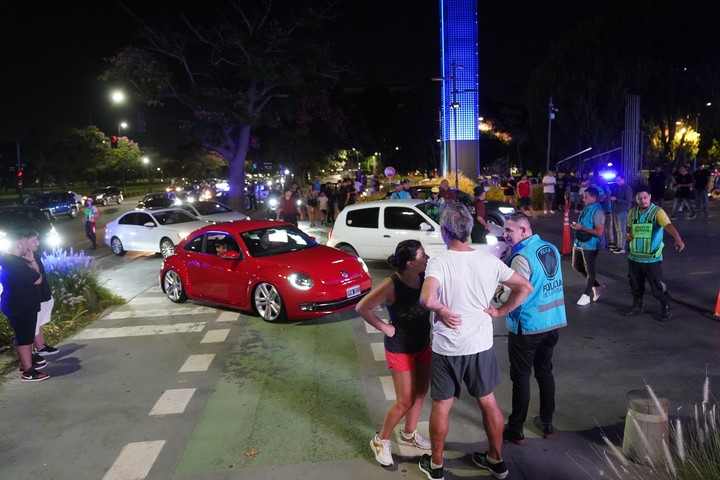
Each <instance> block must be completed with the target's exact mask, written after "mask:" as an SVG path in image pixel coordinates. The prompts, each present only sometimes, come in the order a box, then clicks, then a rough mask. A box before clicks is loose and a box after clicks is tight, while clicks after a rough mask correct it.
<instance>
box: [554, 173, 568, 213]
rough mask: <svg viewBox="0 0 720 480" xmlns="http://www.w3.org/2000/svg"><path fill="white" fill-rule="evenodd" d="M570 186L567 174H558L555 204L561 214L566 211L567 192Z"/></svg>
mask: <svg viewBox="0 0 720 480" xmlns="http://www.w3.org/2000/svg"><path fill="white" fill-rule="evenodd" d="M569 186H570V181H569V179H568V177H566V176H565V172H557V183H556V184H555V203H556V204H557V209H558V210H559V211H561V212H564V211H565V192H567V189H568V187H569Z"/></svg>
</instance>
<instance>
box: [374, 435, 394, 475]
mask: <svg viewBox="0 0 720 480" xmlns="http://www.w3.org/2000/svg"><path fill="white" fill-rule="evenodd" d="M370 448H372V450H373V453H374V454H375V460H377V462H378V463H379V464H380V465H382V466H383V467H389V466H390V465H392V464H393V459H392V449H391V447H390V440H381V439H380V438H378V436H377V434H375V437H373V439H372V440H370Z"/></svg>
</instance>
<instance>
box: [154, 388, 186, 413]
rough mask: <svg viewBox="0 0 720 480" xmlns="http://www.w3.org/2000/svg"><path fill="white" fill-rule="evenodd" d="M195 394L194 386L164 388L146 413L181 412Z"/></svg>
mask: <svg viewBox="0 0 720 480" xmlns="http://www.w3.org/2000/svg"><path fill="white" fill-rule="evenodd" d="M194 394H195V389H194V388H176V389H172V390H165V391H164V392H163V394H162V395H161V396H160V398H159V399H158V401H157V402H155V406H154V407H153V408H152V410H150V413H148V415H171V414H174V413H183V412H184V411H185V408H186V407H187V404H188V403H190V399H191V398H192V396H193V395H194Z"/></svg>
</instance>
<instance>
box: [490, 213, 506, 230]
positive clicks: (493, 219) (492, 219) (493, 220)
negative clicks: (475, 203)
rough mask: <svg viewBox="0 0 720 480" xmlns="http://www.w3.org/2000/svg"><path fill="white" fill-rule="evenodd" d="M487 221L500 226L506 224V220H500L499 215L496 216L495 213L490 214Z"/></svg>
mask: <svg viewBox="0 0 720 480" xmlns="http://www.w3.org/2000/svg"><path fill="white" fill-rule="evenodd" d="M485 221H486V222H488V223H493V224H495V225H497V226H498V227H500V228H502V227H503V225H505V222H503V221H502V220H500V219H499V218H498V217H496V216H495V215H488V216H487V217H486V218H485Z"/></svg>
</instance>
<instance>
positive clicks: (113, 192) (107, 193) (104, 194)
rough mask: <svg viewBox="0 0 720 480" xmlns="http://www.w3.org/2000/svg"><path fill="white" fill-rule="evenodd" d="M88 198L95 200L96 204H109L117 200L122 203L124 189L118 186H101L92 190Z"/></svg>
mask: <svg viewBox="0 0 720 480" xmlns="http://www.w3.org/2000/svg"><path fill="white" fill-rule="evenodd" d="M88 198H89V199H91V200H92V201H93V203H94V204H95V205H102V206H107V205H109V204H110V203H111V202H115V203H117V204H118V205H120V204H121V203H122V202H123V194H122V191H121V190H120V189H119V188H117V187H110V186H108V187H101V188H96V189H95V190H93V191H92V193H91V194H90V195H88Z"/></svg>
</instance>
